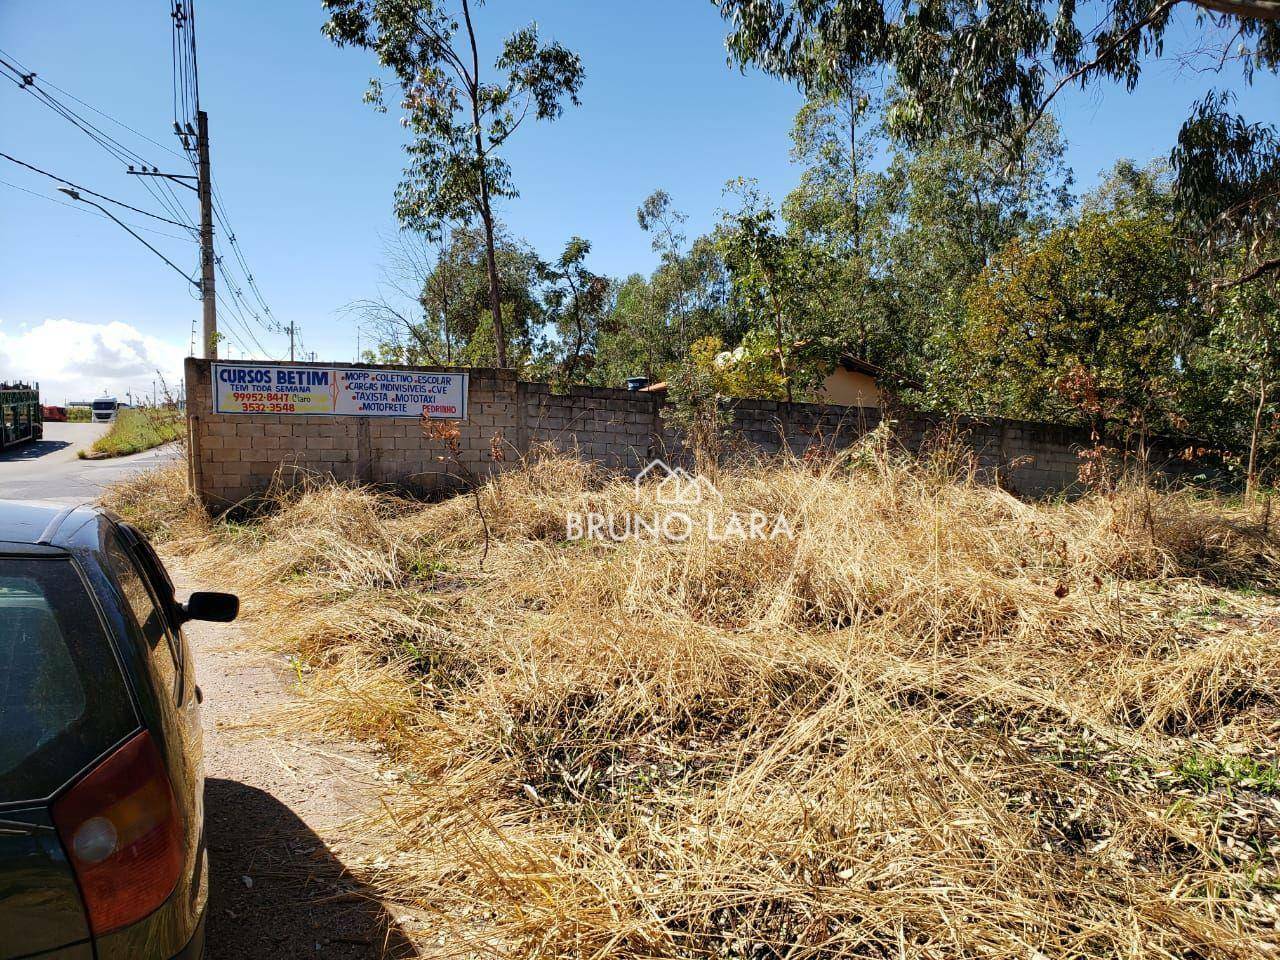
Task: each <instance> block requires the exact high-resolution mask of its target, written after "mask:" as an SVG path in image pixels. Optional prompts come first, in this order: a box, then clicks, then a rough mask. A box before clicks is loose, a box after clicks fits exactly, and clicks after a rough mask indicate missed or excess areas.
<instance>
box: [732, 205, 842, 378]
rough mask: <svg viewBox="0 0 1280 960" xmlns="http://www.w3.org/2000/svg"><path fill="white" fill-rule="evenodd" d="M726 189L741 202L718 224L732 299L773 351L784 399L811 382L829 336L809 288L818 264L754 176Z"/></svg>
mask: <svg viewBox="0 0 1280 960" xmlns="http://www.w3.org/2000/svg"><path fill="white" fill-rule="evenodd" d="M727 192H730V193H733V194H735V195H737V197H738V199H739V208H738V210H737V211H735V212H727V213H726V214H725V215H724V218H723V220H722V222H721V224H720V226H719V228H718V230H717V237H718V241H719V246H720V250H721V252H722V255H723V256H724V260H725V264H726V265H727V266H728V269H729V275H730V277H731V278H732V281H733V285H732V290H733V295H734V303H735V307H736V309H737V310H738V311H739V312H740V313H741V314H742V315H743V317H744V319H745V322H746V325H747V327H748V332H750V333H751V334H752V335H753V336H752V339H753V340H754V342H755V343H757V344H759V345H762V347H763V349H764V350H765V351H766V352H767V353H769V354H771V355H772V360H773V362H774V364H775V366H776V370H777V376H778V380H779V381H780V382H781V384H782V387H783V393H784V397H785V399H786V400H788V401H790V400H793V399H795V396H796V393H797V392H798V391H800V390H803V389H806V388H808V387H811V386H813V385H814V383H815V382H816V379H817V375H818V367H817V366H816V365H815V364H814V363H813V360H814V359H815V357H816V356H817V355H818V354H820V353H821V352H822V348H823V347H824V346H828V345H829V344H828V342H827V341H820V340H818V339H817V338H819V337H820V336H821V333H822V332H823V327H824V324H823V323H822V322H821V318H820V317H818V316H816V315H815V311H814V302H813V297H812V293H813V291H814V290H815V289H817V271H818V264H817V263H816V260H815V251H814V249H813V247H811V246H810V245H809V244H807V243H805V242H804V240H803V239H801V238H798V237H796V236H795V235H793V234H790V233H787V232H786V231H785V230H784V229H783V227H782V224H781V222H780V218H779V215H778V212H777V210H776V209H775V208H774V206H773V204H772V203H771V202H770V201H769V200H768V199H766V198H765V197H764V196H763V195H762V194H761V193H760V191H759V190H758V189H757V188H756V185H755V183H754V182H753V181H749V180H736V181H732V182H730V184H729V187H728V188H727Z"/></svg>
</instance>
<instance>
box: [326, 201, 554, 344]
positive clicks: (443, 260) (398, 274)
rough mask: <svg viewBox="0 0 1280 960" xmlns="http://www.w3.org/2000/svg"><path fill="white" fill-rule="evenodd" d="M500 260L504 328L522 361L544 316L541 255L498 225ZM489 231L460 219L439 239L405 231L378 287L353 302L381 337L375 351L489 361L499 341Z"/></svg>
mask: <svg viewBox="0 0 1280 960" xmlns="http://www.w3.org/2000/svg"><path fill="white" fill-rule="evenodd" d="M493 259H494V264H495V266H496V267H497V271H498V291H499V303H500V304H501V305H502V317H503V328H504V331H505V333H504V336H505V339H506V340H507V343H508V346H509V348H510V350H511V351H513V353H512V354H511V355H510V356H509V359H512V360H514V361H516V364H517V365H520V364H522V363H525V362H527V360H528V358H529V357H530V356H531V355H532V353H533V349H534V338H535V334H536V331H537V329H538V327H539V325H540V324H541V323H542V321H543V306H542V303H541V301H540V299H539V297H538V287H539V285H540V283H541V282H542V269H543V267H542V263H541V261H540V260H539V259H538V257H537V255H536V254H534V252H533V251H532V250H530V249H529V248H528V247H526V246H524V245H523V244H521V243H518V242H517V241H515V240H513V239H512V238H510V237H509V236H508V235H507V234H506V232H505V231H504V230H503V228H502V226H501V224H498V225H497V226H496V227H495V230H494V258H493ZM488 260H489V257H488V250H487V245H486V238H485V234H484V233H483V232H482V231H480V230H477V229H474V228H466V227H460V228H456V229H454V230H452V231H451V232H450V233H448V234H447V235H443V236H440V237H438V238H437V239H436V240H434V241H427V240H426V239H425V238H423V237H422V235H421V234H416V233H413V232H410V231H404V232H402V233H401V234H400V235H399V237H398V238H397V242H396V243H395V244H392V245H389V246H388V249H387V251H386V265H385V266H384V270H383V283H382V284H381V285H380V289H379V292H378V295H377V296H376V297H374V298H370V299H367V300H360V301H357V302H356V303H354V304H352V305H351V307H352V308H353V309H354V311H355V312H356V313H357V315H358V316H359V318H360V320H361V322H362V328H363V329H365V330H367V331H368V332H369V333H370V334H371V335H372V337H373V339H374V340H375V342H376V344H377V346H376V348H375V349H376V350H377V354H376V355H377V356H378V357H379V358H381V359H383V360H385V361H386V362H393V363H407V364H423V363H426V364H433V365H441V364H443V365H448V366H452V365H459V364H470V365H475V366H489V365H492V364H493V363H494V360H495V358H496V353H497V344H496V340H495V337H494V335H493V324H492V320H491V318H492V315H493V312H492V309H491V307H492V300H491V297H492V294H491V286H490V277H489V264H488Z"/></svg>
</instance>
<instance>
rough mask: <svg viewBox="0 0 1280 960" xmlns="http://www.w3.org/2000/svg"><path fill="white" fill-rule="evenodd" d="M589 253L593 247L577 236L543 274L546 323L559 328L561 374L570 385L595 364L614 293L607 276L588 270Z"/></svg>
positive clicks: (557, 330)
mask: <svg viewBox="0 0 1280 960" xmlns="http://www.w3.org/2000/svg"><path fill="white" fill-rule="evenodd" d="M590 253H591V244H590V243H588V242H587V241H586V240H583V239H582V238H581V237H574V238H572V239H571V240H570V241H569V242H568V243H567V244H565V248H564V251H563V252H562V253H561V254H560V257H559V258H558V259H557V260H556V262H555V263H553V264H550V265H548V266H547V268H546V270H545V273H544V278H545V281H546V288H545V291H544V294H543V303H544V305H545V307H546V317H547V320H548V321H549V322H551V323H552V324H554V325H555V328H556V333H557V335H558V340H559V346H560V350H559V353H560V360H559V372H560V377H561V378H562V379H563V380H564V381H565V382H567V383H574V382H576V381H577V379H578V376H579V371H580V368H581V367H583V366H586V367H588V368H589V367H591V366H593V365H594V363H595V359H596V347H597V340H598V338H599V333H600V323H601V320H602V319H603V317H604V316H605V314H606V312H607V310H608V306H609V295H610V293H611V290H612V287H611V285H610V283H609V280H608V278H607V277H603V276H601V275H600V274H597V273H592V272H591V271H590V270H588V269H587V267H586V260H587V256H588V254H590Z"/></svg>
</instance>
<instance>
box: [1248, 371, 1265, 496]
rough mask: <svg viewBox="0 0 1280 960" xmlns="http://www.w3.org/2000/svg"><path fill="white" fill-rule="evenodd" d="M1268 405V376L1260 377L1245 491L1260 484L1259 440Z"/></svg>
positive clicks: (1250, 490) (1251, 490) (1249, 491)
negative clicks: (1264, 409) (1263, 414)
mask: <svg viewBox="0 0 1280 960" xmlns="http://www.w3.org/2000/svg"><path fill="white" fill-rule="evenodd" d="M1266 405H1267V376H1266V374H1265V373H1263V374H1260V375H1259V377H1258V405H1257V407H1255V408H1254V411H1253V429H1252V430H1251V431H1250V432H1249V468H1248V470H1246V471H1245V477H1244V491H1245V493H1253V490H1254V487H1256V486H1257V485H1258V441H1259V436H1260V434H1261V433H1262V410H1263V408H1264V407H1265V406H1266Z"/></svg>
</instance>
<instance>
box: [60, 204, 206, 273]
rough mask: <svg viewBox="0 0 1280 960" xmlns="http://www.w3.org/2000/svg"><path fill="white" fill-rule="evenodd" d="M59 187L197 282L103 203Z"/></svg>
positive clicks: (177, 271) (177, 270)
mask: <svg viewBox="0 0 1280 960" xmlns="http://www.w3.org/2000/svg"><path fill="white" fill-rule="evenodd" d="M58 189H59V190H61V191H62V192H63V193H65V194H66V195H67V196H69V197H70V198H71V199H72V200H79V201H80V202H81V203H87V204H89V206H91V207H97V208H98V209H99V210H101V211H102V212H103V213H105V214H106V215H107V216H108V217H109V218H110V219H111V220H113V221H115V222H116V223H117V224H119V225H120V226H121V227H123V228H124V229H125V230H126V231H127V232H128V233H129V235H130V236H132V237H133V238H134V239H135V240H137V241H138V242H139V243H140V244H142V245H143V246H144V247H146V248H147V249H148V250H150V251H151V252H152V253H154V254H155V255H156V256H157V257H159V258H160V259H161V260H163V261H164V262H165V263H167V264H168V265H169V266H170V267H172V268H173V270H174V271H175V272H176V273H177V274H178V276H180V277H182V278H183V279H184V280H186V281H187V282H188V283H191V284H194V283H195V281H194V280H192V279H191V278H190V277H189V276H187V273H186V271H185V270H183V269H182V268H181V267H180V266H178V265H177V264H176V263H174V262H173V261H172V260H170V259H169V258H168V257H166V256H165V255H164V254H163V253H161V252H160V251H159V250H157V249H156V248H155V247H153V246H152V245H151V244H150V243H148V242H147V241H146V240H145V239H144V238H143V237H141V236H139V235H138V233H137V232H136V231H134V230H133V229H132V228H131V227H130V226H129V225H128V224H127V223H125V222H124V221H123V220H121V219H120V218H119V217H117V216H115V215H114V214H113V213H112V212H111V211H110V210H108V209H107V208H106V207H104V206H102V204H100V203H94V202H93V201H92V200H86V199H85V198H84V197H82V196H80V194H79V192H78V191H76V190H69V189H67V188H66V187H59V188H58Z"/></svg>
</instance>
